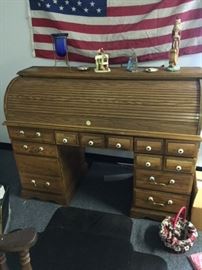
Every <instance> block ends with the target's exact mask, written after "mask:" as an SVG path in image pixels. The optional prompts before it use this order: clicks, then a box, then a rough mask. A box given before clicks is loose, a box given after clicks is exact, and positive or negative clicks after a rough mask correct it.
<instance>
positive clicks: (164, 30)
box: [30, 0, 202, 63]
mask: <svg viewBox="0 0 202 270" xmlns="http://www.w3.org/2000/svg"><path fill="white" fill-rule="evenodd" d="M30 16H31V25H32V33H33V48H34V52H35V55H36V56H37V57H42V58H53V51H52V50H53V46H52V39H51V36H50V35H51V34H52V33H57V32H68V33H69V37H68V48H69V59H70V60H71V61H79V62H89V63H92V62H94V57H95V54H96V53H97V50H98V49H99V48H104V50H105V51H106V52H107V53H109V55H110V63H125V62H126V61H127V59H128V56H129V55H130V54H131V52H132V50H133V49H134V50H135V52H136V54H137V55H138V59H139V61H148V60H159V59H167V57H168V51H169V49H170V46H171V31H172V28H173V25H174V23H175V19H176V18H180V19H181V21H182V37H181V44H180V55H185V54H193V53H200V52H202V1H201V0H172V1H170V0H164V1H159V0H152V1H151V0H143V1H141V2H140V1H137V0H136V1H132V0H131V1H130V0H126V1H121V0H109V1H108V9H107V17H85V16H73V15H64V14H57V13H50V12H46V11H44V12H43V11H31V13H30Z"/></svg>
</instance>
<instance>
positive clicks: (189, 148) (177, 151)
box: [166, 140, 198, 157]
mask: <svg viewBox="0 0 202 270" xmlns="http://www.w3.org/2000/svg"><path fill="white" fill-rule="evenodd" d="M197 151H198V144H197V143H191V142H182V141H172V140H167V141H166V154H167V155H171V156H181V157H195V156H196V155H197Z"/></svg>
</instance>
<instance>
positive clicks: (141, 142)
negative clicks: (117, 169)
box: [134, 138, 163, 154]
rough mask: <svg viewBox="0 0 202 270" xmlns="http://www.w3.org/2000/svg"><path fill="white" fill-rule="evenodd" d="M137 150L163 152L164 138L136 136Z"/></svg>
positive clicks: (139, 151)
mask: <svg viewBox="0 0 202 270" xmlns="http://www.w3.org/2000/svg"><path fill="white" fill-rule="evenodd" d="M134 149H135V152H138V153H148V154H149V153H151V154H161V153H162V152H163V140H159V139H147V138H135V145H134Z"/></svg>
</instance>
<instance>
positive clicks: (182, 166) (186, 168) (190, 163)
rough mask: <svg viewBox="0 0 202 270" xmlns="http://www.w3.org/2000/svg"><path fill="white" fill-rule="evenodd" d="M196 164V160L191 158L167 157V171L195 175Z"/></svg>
mask: <svg viewBox="0 0 202 270" xmlns="http://www.w3.org/2000/svg"><path fill="white" fill-rule="evenodd" d="M195 163H196V161H195V159H191V158H177V157H176V158H174V157H166V158H165V170H167V171H175V172H178V173H180V172H182V173H183V172H184V173H193V172H194V170H195Z"/></svg>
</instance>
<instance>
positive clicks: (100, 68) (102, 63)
mask: <svg viewBox="0 0 202 270" xmlns="http://www.w3.org/2000/svg"><path fill="white" fill-rule="evenodd" d="M95 64H96V68H95V72H110V71H111V70H110V68H109V55H108V54H107V53H105V52H104V50H103V48H101V49H99V50H98V53H97V55H96V56H95Z"/></svg>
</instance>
